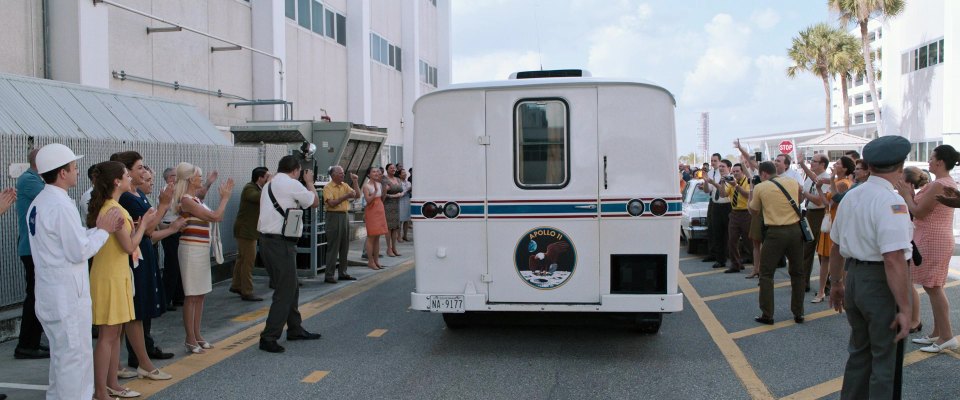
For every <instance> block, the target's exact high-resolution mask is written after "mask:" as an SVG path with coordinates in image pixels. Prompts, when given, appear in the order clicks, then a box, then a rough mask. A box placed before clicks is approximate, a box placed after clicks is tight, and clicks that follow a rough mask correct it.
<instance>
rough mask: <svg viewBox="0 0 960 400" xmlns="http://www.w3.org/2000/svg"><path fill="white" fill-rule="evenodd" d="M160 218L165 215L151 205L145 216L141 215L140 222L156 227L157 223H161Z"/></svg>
mask: <svg viewBox="0 0 960 400" xmlns="http://www.w3.org/2000/svg"><path fill="white" fill-rule="evenodd" d="M160 218H163V215H162V214H160V213H159V212H157V209H156V208H153V207H150V209H149V210H147V212H146V213H144V214H143V217H140V222H141V223H144V224H146V226H148V227H151V226H152V227H156V226H157V224H158V223H160ZM151 229H153V228H151Z"/></svg>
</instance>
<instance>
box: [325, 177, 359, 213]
mask: <svg viewBox="0 0 960 400" xmlns="http://www.w3.org/2000/svg"><path fill="white" fill-rule="evenodd" d="M352 190H353V188H351V187H350V185H347V183H346V182H340V184H339V185H337V184H335V183H333V182H330V183H329V184H327V186H324V187H323V209H324V210H325V211H327V212H331V211H332V212H346V211H349V210H350V200H349V199H347V200H344V201H341V202H340V204H337V206H336V207H330V206H329V205H327V200H334V199H338V198H340V197H343V196H344V195H346V194H347V193H350V191H352Z"/></svg>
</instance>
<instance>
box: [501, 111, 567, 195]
mask: <svg viewBox="0 0 960 400" xmlns="http://www.w3.org/2000/svg"><path fill="white" fill-rule="evenodd" d="M514 113H515V120H516V127H515V128H514V129H515V137H516V150H515V152H514V157H515V162H514V171H515V175H514V179H515V180H516V184H517V186H519V187H521V188H525V189H559V188H562V187H564V186H566V184H567V181H568V176H567V175H568V171H569V168H570V165H569V163H568V162H567V158H568V157H567V149H568V146H567V143H568V140H569V133H568V132H567V115H568V111H567V104H566V102H564V101H563V100H560V99H530V100H521V101H520V102H518V103H517V105H516V109H515V111H514Z"/></svg>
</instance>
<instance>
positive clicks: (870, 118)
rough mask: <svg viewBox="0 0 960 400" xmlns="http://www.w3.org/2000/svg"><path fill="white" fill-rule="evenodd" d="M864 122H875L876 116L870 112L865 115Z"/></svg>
mask: <svg viewBox="0 0 960 400" xmlns="http://www.w3.org/2000/svg"><path fill="white" fill-rule="evenodd" d="M866 120H867V122H873V121H876V120H877V117H876V115H875V114H874V113H873V111H870V112H868V113H867V119H866Z"/></svg>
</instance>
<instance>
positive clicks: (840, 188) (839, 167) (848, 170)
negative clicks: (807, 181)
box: [810, 156, 857, 303]
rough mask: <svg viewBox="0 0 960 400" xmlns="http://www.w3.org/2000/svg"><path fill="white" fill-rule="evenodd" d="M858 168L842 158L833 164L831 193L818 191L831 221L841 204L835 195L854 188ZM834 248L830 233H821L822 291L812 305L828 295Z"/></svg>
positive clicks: (819, 252) (851, 160)
mask: <svg viewBox="0 0 960 400" xmlns="http://www.w3.org/2000/svg"><path fill="white" fill-rule="evenodd" d="M856 168H857V165H856V164H855V163H854V162H853V159H852V158H850V157H847V156H843V157H840V159H839V160H837V162H835V163H834V164H833V174H832V175H831V176H830V191H828V192H827V191H825V190H821V188H820V187H818V188H817V190H818V191H819V192H820V193H824V192H826V193H824V196H825V197H826V199H825V200H826V201H825V202H824V204H826V205H827V208H828V209H829V210H830V220H831V221H833V220H836V219H837V208H839V207H838V206H839V202H834V201H833V196H834V195H835V194H840V193H844V192H846V191H847V190H850V188H851V187H852V186H853V180H852V179H851V178H852V176H853V170H854V169H856ZM831 247H833V241H832V240H830V232H820V242H818V243H817V254H819V255H820V290H819V291H817V294H816V296H814V297H813V300H810V302H811V303H819V302H822V301H823V297H824V296H825V295H826V289H827V282H828V281H827V274H828V272H829V271H830V248H831Z"/></svg>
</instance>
